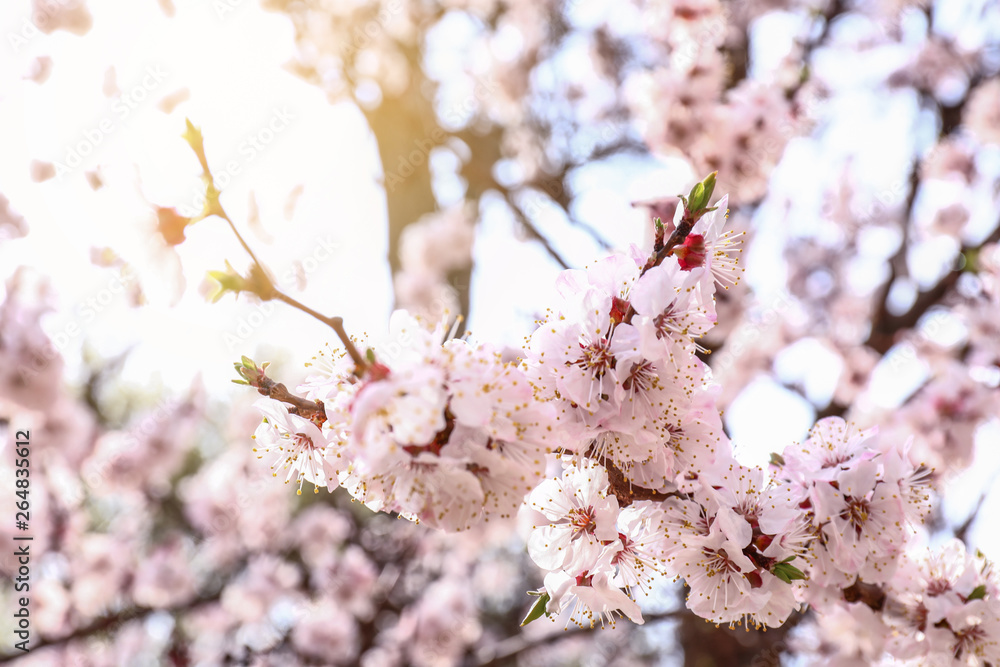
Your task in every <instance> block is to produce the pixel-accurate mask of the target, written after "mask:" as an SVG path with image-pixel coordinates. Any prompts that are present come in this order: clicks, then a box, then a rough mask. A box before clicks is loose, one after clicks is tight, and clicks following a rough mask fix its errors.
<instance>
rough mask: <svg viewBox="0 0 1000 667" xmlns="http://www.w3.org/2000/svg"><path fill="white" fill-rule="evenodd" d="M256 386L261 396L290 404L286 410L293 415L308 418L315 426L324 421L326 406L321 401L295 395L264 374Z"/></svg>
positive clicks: (320, 424)
mask: <svg viewBox="0 0 1000 667" xmlns="http://www.w3.org/2000/svg"><path fill="white" fill-rule="evenodd" d="M256 388H257V391H258V393H260V394H261V395H262V396H267V397H268V398H273V399H274V400H276V401H281V402H282V403H288V404H289V405H291V406H292V407H291V408H289V409H288V411H289V412H290V413H292V414H294V415H298V416H300V417H303V418H305V419H308V420H309V421H311V422H313V423H314V424H316V425H317V426H322V425H323V424H324V423H325V422H326V408H325V407H324V406H323V402H322V401H310V400H309V399H306V398H302V397H301V396H296V395H295V394H293V393H292V392H290V391H288V388H287V387H285V385H283V384H282V383H280V382H275V381H274V380H272V379H271V378H269V377H267V376H264V377H263V378H262V379H261V380H260V385H259V386H257V387H256Z"/></svg>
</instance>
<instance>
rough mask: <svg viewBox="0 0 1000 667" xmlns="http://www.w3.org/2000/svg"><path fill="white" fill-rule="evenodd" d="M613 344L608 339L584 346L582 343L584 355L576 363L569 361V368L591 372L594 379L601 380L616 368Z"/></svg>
mask: <svg viewBox="0 0 1000 667" xmlns="http://www.w3.org/2000/svg"><path fill="white" fill-rule="evenodd" d="M610 347H611V343H610V342H609V341H607V340H606V339H604V338H602V339H601V340H599V341H597V342H595V343H591V344H590V345H584V344H583V343H580V349H581V350H582V353H581V355H580V358H579V359H577V360H576V361H567V362H566V365H567V366H579V367H580V368H582V369H584V370H585V371H589V372H590V373H591V374H592V375H593V376H594V377H597V378H600V377H603V376H604V374H605V373H606V372H607V371H608V370H609V369H611V368H612V367H614V365H615V357H614V355H613V354H611V349H610Z"/></svg>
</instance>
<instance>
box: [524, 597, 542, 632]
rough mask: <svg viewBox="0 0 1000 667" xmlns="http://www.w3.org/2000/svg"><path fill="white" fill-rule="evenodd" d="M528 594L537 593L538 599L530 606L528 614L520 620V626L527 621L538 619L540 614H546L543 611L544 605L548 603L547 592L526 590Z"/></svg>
mask: <svg viewBox="0 0 1000 667" xmlns="http://www.w3.org/2000/svg"><path fill="white" fill-rule="evenodd" d="M528 595H537V596H538V599H537V600H535V604H533V605H532V606H531V611H529V612H528V615H527V616H525V617H524V620H523V621H521V627H522V628H523V627H524V626H526V625H527V624H528V623H531V622H532V621H536V620H538V619H539V618H541V617H542V615H545V616H548V613H547V612H546V611H545V605H547V604H548V603H549V594H548V593H539V592H537V591H528Z"/></svg>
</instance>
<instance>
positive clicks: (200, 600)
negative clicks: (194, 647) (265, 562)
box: [0, 561, 245, 664]
mask: <svg viewBox="0 0 1000 667" xmlns="http://www.w3.org/2000/svg"><path fill="white" fill-rule="evenodd" d="M244 566H245V561H244V562H243V563H242V564H240V565H239V566H238V567H237V568H235V569H233V570H232V571H230V572H229V573H228V574H227V575H226V576H225V577H224V581H223V583H222V584H221V585H219V586H217V587H216V588H215V589H214V590H212V591H210V592H207V593H202V594H201V595H198V596H195V597H194V598H191V599H190V600H188V601H186V602H182V603H179V604H176V605H174V606H172V607H147V606H144V605H139V606H135V607H128V608H127V609H123V610H121V611H118V612H115V613H112V614H106V615H104V616H99V617H98V618H95V619H94V620H93V621H91V622H90V623H88V624H86V625H83V626H81V627H79V628H76V629H75V630H73V631H71V632H69V633H67V634H64V635H59V636H57V637H44V636H43V637H42V638H41V639H39V640H37V641H32V642H31V643H30V644H29V649H30V650H31V651H38V650H39V649H43V648H50V647H59V646H65V645H67V644H69V643H70V642H74V641H77V640H82V639H87V638H88V637H92V636H94V635H99V634H105V633H115V632H117V631H118V630H120V629H121V628H122V626H124V625H125V624H126V623H130V622H132V621H139V620H142V619H144V618H146V617H147V616H149V615H150V614H152V613H153V612H157V611H165V612H167V613H169V614H180V613H186V612H190V611H194V610H195V609H197V608H199V607H202V606H204V605H207V604H211V603H213V602H218V601H219V599H220V598H221V597H222V592H223V591H224V590H225V588H226V584H228V582H229V581H230V580H231V579H232V578H233V576H235V575H236V574H237V573H238V572H240V571H242V569H243V567H244ZM25 655H27V654H24V653H7V654H4V655H0V664H5V663H8V662H13V661H14V660H17V659H18V658H21V657H23V656H25Z"/></svg>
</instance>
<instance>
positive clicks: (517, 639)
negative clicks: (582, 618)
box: [477, 609, 686, 667]
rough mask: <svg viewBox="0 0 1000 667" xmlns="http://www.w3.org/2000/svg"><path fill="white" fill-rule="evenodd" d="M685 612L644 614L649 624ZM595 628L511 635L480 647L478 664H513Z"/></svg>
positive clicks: (494, 666)
mask: <svg viewBox="0 0 1000 667" xmlns="http://www.w3.org/2000/svg"><path fill="white" fill-rule="evenodd" d="M685 614H686V612H685V610H683V609H675V610H671V611H661V612H657V613H655V614H644V615H643V620H644V621H645V623H647V624H648V623H655V622H657V621H665V620H668V619H671V618H678V617H681V616H683V615H685ZM594 630H595V628H581V627H575V628H571V629H567V630H565V631H564V632H554V633H552V634H549V635H544V636H542V637H535V638H532V639H525V638H524V636H523V635H515V636H513V637H509V638H508V639H504V640H502V641H499V642H497V643H496V644H494V645H493V646H488V647H484V648H482V649H480V650H479V651H478V652H477V653H478V656H479V660H480V662H479V663H478V666H479V667H499V666H500V665H504V664H511V663H510V660H511V658H514V657H515V656H517V655H520V654H522V653H525V652H527V651H531V650H533V649H536V648H541V647H543V646H546V645H547V644H554V643H556V642H559V641H562V640H563V639H570V638H572V637H579V636H580V635H585V634H590V633H592V632H594Z"/></svg>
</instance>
